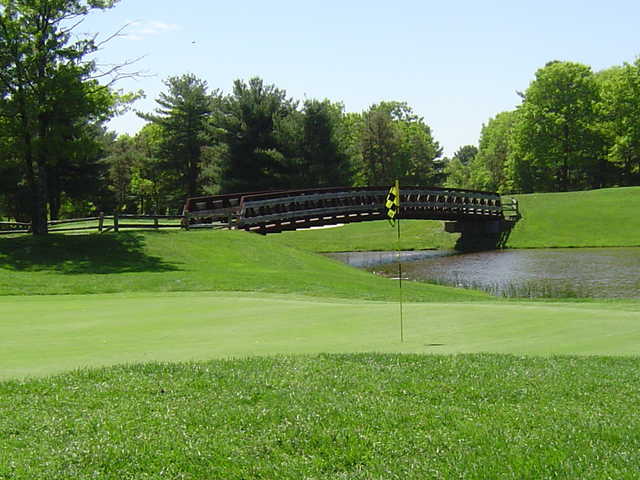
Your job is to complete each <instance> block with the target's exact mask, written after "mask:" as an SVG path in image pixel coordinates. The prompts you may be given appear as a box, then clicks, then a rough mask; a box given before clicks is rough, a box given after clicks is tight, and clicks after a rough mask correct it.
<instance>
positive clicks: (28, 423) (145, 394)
mask: <svg viewBox="0 0 640 480" xmlns="http://www.w3.org/2000/svg"><path fill="white" fill-rule="evenodd" d="M639 368H640V360H638V359H635V358H634V359H623V358H618V359H613V358H571V357H568V358H558V357H556V358H550V359H542V358H518V357H512V356H497V355H462V356H417V355H405V356H399V355H369V354H367V355H345V356H333V355H320V356H314V357H280V358H254V359H247V360H232V361H215V362H211V363H205V364H182V365H168V364H163V365H141V366H128V367H116V368H111V369H107V370H98V371H82V372H76V373H72V374H67V375H64V376H60V377H55V378H52V379H44V380H30V381H26V382H5V383H0V436H1V438H2V448H1V449H0V478H3V479H9V478H10V479H12V480H26V479H28V480H38V479H46V480H57V479H59V480H62V479H64V480H67V479H71V478H95V479H122V478H131V479H134V478H135V479H142V478H147V479H160V478H176V479H177V478H182V479H203V478H211V479H225V480H240V479H259V478H263V479H267V478H269V479H275V478H278V479H301V478H314V479H347V478H348V479H354V480H357V479H385V480H390V479H403V480H405V479H420V480H422V479H425V478H465V479H488V478H503V479H522V478H532V479H533V478H535V479H551V478H580V479H604V478H615V479H631V478H637V472H638V471H640V455H639V454H638V452H639V451H640V416H638V415H637V405H638V404H639V403H640V377H639V376H638V375H637V372H638V369H639Z"/></svg>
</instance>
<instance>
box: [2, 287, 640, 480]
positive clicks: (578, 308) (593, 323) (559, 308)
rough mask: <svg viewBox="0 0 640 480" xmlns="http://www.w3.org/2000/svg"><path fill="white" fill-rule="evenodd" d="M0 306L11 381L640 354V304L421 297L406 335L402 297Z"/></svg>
mask: <svg viewBox="0 0 640 480" xmlns="http://www.w3.org/2000/svg"><path fill="white" fill-rule="evenodd" d="M0 311H2V313H3V315H2V319H1V320H0V366H1V367H0V379H3V378H4V379H9V378H19V377H24V376H30V375H39V376H40V375H50V374H52V373H58V372H62V371H68V370H71V369H74V368H83V367H96V366H104V365H114V364H118V363H137V362H147V361H165V362H166V361H187V360H207V359H213V358H228V357H246V356H254V355H274V354H281V353H287V354H310V353H321V352H331V353H348V352H374V351H375V352H400V353H473V352H496V353H515V354H533V355H554V354H573V355H577V354H579V355H637V354H639V353H640V322H638V319H639V318H640V303H639V302H619V303H616V302H595V301H594V302H584V303H571V302H565V303H544V302H539V303H527V302H495V301H492V302H474V303H457V304H454V303H448V302H447V303H443V302H437V303H435V302H431V303H410V304H405V305H404V327H405V342H404V343H401V342H400V332H399V315H398V304H397V303H394V302H369V301H362V300H345V299H320V298H310V297H303V296H292V295H273V294H250V293H221V292H217V293H215V292H212V293H203V292H200V293H197V292H188V293H179V292H176V293H162V294H150V293H136V294H115V295H57V296H25V297H20V298H19V299H17V298H15V297H0ZM43 359H46V361H43ZM0 478H1V477H0Z"/></svg>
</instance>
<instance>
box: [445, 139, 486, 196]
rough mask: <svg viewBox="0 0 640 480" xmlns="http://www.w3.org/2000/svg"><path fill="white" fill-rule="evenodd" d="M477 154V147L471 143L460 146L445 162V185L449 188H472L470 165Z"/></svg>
mask: <svg viewBox="0 0 640 480" xmlns="http://www.w3.org/2000/svg"><path fill="white" fill-rule="evenodd" d="M477 154H478V148H477V147H475V146H473V145H465V146H463V147H460V148H459V149H458V151H456V153H454V155H453V158H451V160H449V161H448V162H447V163H446V166H445V173H446V175H447V181H446V183H445V186H447V187H451V188H473V187H474V186H475V185H473V184H472V178H471V176H472V172H473V171H472V165H473V163H474V161H475V158H476V155H477Z"/></svg>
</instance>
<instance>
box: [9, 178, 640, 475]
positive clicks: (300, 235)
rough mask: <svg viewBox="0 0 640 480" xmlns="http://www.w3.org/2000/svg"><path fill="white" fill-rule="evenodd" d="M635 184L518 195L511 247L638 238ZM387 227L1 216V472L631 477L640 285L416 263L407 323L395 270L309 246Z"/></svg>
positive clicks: (365, 243) (345, 246)
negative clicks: (220, 226) (490, 280)
mask: <svg viewBox="0 0 640 480" xmlns="http://www.w3.org/2000/svg"><path fill="white" fill-rule="evenodd" d="M639 198H640V188H628V189H616V190H602V191H597V192H578V193H571V194H547V195H526V196H521V197H520V202H521V207H522V210H523V214H524V215H525V219H524V220H523V221H522V222H521V223H520V224H519V225H518V227H517V228H516V230H515V231H514V234H513V236H512V239H511V242H510V245H511V246H515V247H544V246H624V245H639V244H640V241H638V240H637V239H638V238H640V236H639V235H638V233H639V232H638V231H637V230H638V229H639V228H640V223H639V222H637V215H636V214H635V212H637V211H638V207H640V200H639ZM402 226H403V238H404V242H405V243H404V244H403V245H402V246H401V248H403V249H410V248H415V249H423V248H436V247H444V248H447V247H450V246H451V245H452V244H453V242H454V241H455V237H454V236H449V235H448V234H445V233H442V232H440V231H439V230H440V228H441V225H440V223H439V222H420V221H414V222H409V221H403V222H402ZM625 242H626V243H625ZM394 248H396V244H395V230H393V229H391V228H390V227H389V226H388V225H387V224H386V222H375V223H363V224H353V225H347V226H345V227H340V228H334V229H326V230H317V231H303V232H290V233H285V234H282V235H279V236H268V237H266V238H265V237H260V236H257V235H253V234H247V233H244V232H228V231H200V232H188V233H187V232H170V233H169V232H144V233H140V232H124V233H120V234H118V235H114V234H103V235H97V234H93V235H60V234H55V235H51V236H49V237H48V238H44V239H34V238H31V237H27V236H22V237H18V236H15V237H12V238H7V237H0V312H2V314H0V480H9V479H11V480H19V479H29V480H32V479H47V480H49V479H54V480H55V479H65V480H66V479H75V478H78V479H80V478H96V479H123V478H128V479H143V478H144V479H160V478H173V479H204V478H212V479H225V480H226V479H229V480H233V479H260V478H264V479H271V478H279V479H280V478H282V479H288V478H291V479H298V478H309V479H347V478H348V479H385V480H386V479H394V478H396V479H424V478H467V479H487V478H505V479H506V478H512V479H520V478H536V479H538V478H541V479H542V478H581V479H604V478H616V479H625V478H629V479H631V478H636V477H637V472H638V471H640V455H638V452H639V451H640V433H639V432H640V417H639V416H638V415H636V413H635V411H636V409H637V408H636V407H637V405H638V403H639V402H640V377H638V375H637V372H638V370H639V368H640V357H639V356H638V355H639V353H640V347H639V345H640V322H638V319H639V318H640V303H638V302H634V301H582V302H548V301H545V302H532V301H529V302H525V301H498V300H493V299H490V298H489V297H488V296H486V295H485V294H483V293H479V292H473V291H460V290H454V289H451V288H447V287H440V286H431V285H424V284H418V283H413V282H407V283H405V287H404V296H405V300H407V301H408V303H406V304H405V309H404V319H405V321H404V326H405V341H404V342H400V341H399V325H398V305H397V303H396V300H397V290H396V285H395V283H393V282H391V281H390V280H387V279H384V278H377V277H374V276H372V275H370V274H368V273H366V272H362V271H358V270H355V269H352V268H349V267H346V266H344V265H342V264H340V263H338V262H335V261H331V260H328V259H326V258H324V257H322V256H320V255H317V254H315V253H312V252H310V251H309V250H311V251H341V250H388V249H394ZM104 292H111V293H106V294H105V293H104ZM63 294H64V295H63ZM87 294H92V295H87ZM372 300H375V301H372ZM366 352H377V353H366ZM488 352H490V353H488ZM434 353H438V354H439V355H430V354H434ZM515 355H517V356H515ZM556 355H564V356H556ZM566 355H572V356H566ZM576 355H578V356H576ZM595 355H599V356H595ZM604 355H607V356H604ZM247 357H251V358H247ZM194 361H199V362H201V363H193V362H194ZM148 362H151V363H148ZM158 362H160V363H158ZM167 362H188V363H167ZM96 367H104V368H101V369H96ZM62 372H67V373H62ZM69 372H70V373H69ZM51 375H57V376H51ZM38 377H40V378H38Z"/></svg>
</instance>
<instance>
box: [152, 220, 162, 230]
mask: <svg viewBox="0 0 640 480" xmlns="http://www.w3.org/2000/svg"><path fill="white" fill-rule="evenodd" d="M153 226H154V227H155V229H156V230H157V229H158V228H160V227H158V217H153Z"/></svg>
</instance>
